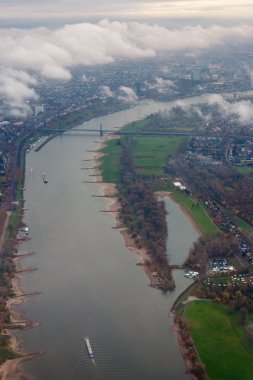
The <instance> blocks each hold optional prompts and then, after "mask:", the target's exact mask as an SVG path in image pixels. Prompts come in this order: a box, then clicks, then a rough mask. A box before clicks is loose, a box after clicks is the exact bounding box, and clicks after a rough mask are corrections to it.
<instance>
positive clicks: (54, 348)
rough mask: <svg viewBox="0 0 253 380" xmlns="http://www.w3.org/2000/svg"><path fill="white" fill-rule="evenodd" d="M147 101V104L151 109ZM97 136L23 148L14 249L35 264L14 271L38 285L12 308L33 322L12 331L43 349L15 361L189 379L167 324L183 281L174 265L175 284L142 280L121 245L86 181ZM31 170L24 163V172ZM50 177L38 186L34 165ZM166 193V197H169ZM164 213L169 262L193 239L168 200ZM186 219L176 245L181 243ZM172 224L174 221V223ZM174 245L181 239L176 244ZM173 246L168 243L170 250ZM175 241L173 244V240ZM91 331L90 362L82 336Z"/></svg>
mask: <svg viewBox="0 0 253 380" xmlns="http://www.w3.org/2000/svg"><path fill="white" fill-rule="evenodd" d="M152 107H153V108H152ZM159 107H160V108H161V106H160V105H159V104H157V103H152V104H149V105H145V106H141V107H137V108H134V109H130V110H128V111H122V112H118V113H116V114H111V115H108V116H106V117H103V118H97V119H93V120H92V121H90V122H88V123H86V126H87V127H89V128H93V127H94V128H97V127H98V126H99V124H100V123H101V122H102V123H103V126H104V127H105V128H109V127H120V126H122V125H123V124H124V123H126V122H129V121H132V120H136V119H138V118H142V117H143V116H145V115H146V114H148V113H150V112H155V111H156V110H158V109H159ZM95 140H96V141H99V137H94V136H87V135H85V136H84V135H80V136H78V135H77V134H76V133H73V134H71V133H69V134H68V135H66V136H64V135H63V136H61V137H57V138H55V139H54V140H52V141H51V142H50V143H48V144H47V145H46V146H45V147H44V148H43V149H42V150H41V151H39V152H37V153H35V152H33V151H31V152H30V153H29V154H28V155H27V165H26V183H25V187H26V190H25V195H24V196H25V200H26V204H25V205H26V207H27V211H26V213H25V222H26V223H27V225H28V226H29V235H30V237H31V238H32V239H31V240H29V241H27V242H25V243H24V244H22V245H21V246H20V252H22V251H25V250H33V251H34V252H35V254H34V255H33V256H30V257H27V258H25V259H23V260H22V264H23V266H24V267H31V266H32V267H36V268H38V270H37V271H34V272H32V273H30V274H26V275H25V276H23V278H22V288H23V289H24V291H27V292H31V291H40V292H41V294H40V295H38V296H34V297H32V298H29V299H28V300H27V302H26V303H24V304H22V305H21V306H18V307H16V310H18V311H19V312H21V313H22V314H23V315H24V316H25V317H26V318H27V319H30V320H34V321H38V322H39V323H40V325H39V327H37V328H33V329H31V330H28V331H24V332H21V333H19V337H20V339H21V341H22V344H23V346H24V349H25V350H26V351H38V350H44V349H45V350H46V353H45V354H44V355H42V356H39V357H37V358H35V359H33V360H31V361H29V362H27V363H25V364H24V365H23V367H24V370H25V371H26V372H27V373H29V374H31V375H33V376H34V378H35V379H38V380H58V379H59V380H71V379H73V380H79V379H80V380H81V379H82V380H84V379H87V380H90V379H105V380H107V379H108V380H109V379H110V380H114V379H115V380H120V379H127V380H128V379H131V380H135V379H136V380H137V379H138V380H140V379H141V380H154V379H158V380H163V379H170V380H182V379H186V378H189V376H188V375H186V374H185V366H184V363H183V360H182V358H181V354H180V351H179V347H178V344H177V339H176V335H175V334H174V332H173V331H172V320H171V319H170V317H169V315H168V314H169V311H170V308H171V306H172V304H173V302H174V301H175V299H176V298H177V296H178V295H179V294H180V293H181V292H182V291H183V290H184V289H185V288H186V286H187V285H189V284H190V280H188V279H186V278H185V277H184V273H183V272H181V271H175V272H174V276H175V279H176V283H177V287H176V290H175V291H174V292H172V293H166V294H164V293H162V292H160V291H158V290H155V289H153V288H151V287H149V281H148V279H147V277H146V275H145V274H144V272H143V270H142V268H141V267H140V266H137V265H136V264H137V263H138V261H139V260H138V257H137V255H136V254H135V253H133V252H129V251H128V250H127V249H126V248H125V246H124V241H123V238H122V236H121V235H120V233H119V232H118V231H117V230H116V229H113V228H112V227H114V226H115V220H114V217H113V216H111V215H109V214H108V213H101V212H100V211H101V210H104V209H105V207H106V206H105V200H104V199H103V198H96V197H93V196H92V195H94V194H99V187H98V185H96V184H91V183H85V182H84V181H89V180H92V179H93V177H90V174H94V172H93V171H92V170H82V168H83V167H91V166H92V165H93V163H92V162H88V161H83V160H88V159H91V158H92V157H93V155H94V153H92V152H89V151H90V150H94V149H96V148H97V147H98V144H97V142H95ZM31 168H32V171H31ZM43 171H46V173H47V175H48V179H49V182H48V184H44V183H43V181H42V178H41V173H42V172H43ZM170 202H171V201H169V203H170ZM168 207H172V208H173V218H171V219H168V224H169V231H170V229H171V231H172V230H173V233H172V232H171V233H170V234H169V241H168V247H169V253H170V256H171V261H172V262H173V263H174V264H175V263H178V264H180V263H181V262H182V261H183V260H184V258H185V257H186V256H187V253H188V249H189V248H190V246H191V245H192V242H193V241H194V239H195V238H196V234H195V232H194V230H193V229H192V226H191V224H190V223H189V222H188V221H187V219H186V218H185V216H184V215H183V214H182V212H181V210H180V209H179V208H178V207H177V206H175V204H174V203H173V202H172V203H171V204H168ZM182 221H183V222H184V236H185V242H184V245H183V246H182V245H179V243H180V239H181V232H180V231H181V225H182ZM175 225H176V226H177V227H176V228H174V229H173V227H172V226H175ZM180 244H181V243H180ZM170 247H171V249H170ZM172 247H173V248H172ZM86 335H88V336H89V337H90V341H91V345H92V348H93V351H94V354H95V360H94V362H92V361H91V360H90V359H89V357H88V355H87V350H86V347H85V343H84V336H86Z"/></svg>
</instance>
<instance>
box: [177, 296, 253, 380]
mask: <svg viewBox="0 0 253 380" xmlns="http://www.w3.org/2000/svg"><path fill="white" fill-rule="evenodd" d="M184 316H185V318H186V319H187V320H188V322H189V325H190V329H191V333H192V337H193V340H194V343H195V346H196V348H197V351H198V354H199V356H200V358H201V360H202V361H203V363H204V364H205V366H206V370H207V374H208V377H209V379H210V380H225V379H229V380H242V379H243V380H251V379H252V374H253V345H252V344H250V343H249V341H248V340H247V335H246V329H245V327H244V326H242V325H240V323H239V312H236V311H234V310H232V309H231V308H228V307H227V306H225V305H221V304H218V303H215V302H213V301H194V302H191V303H190V304H188V306H187V307H186V310H185V312H184Z"/></svg>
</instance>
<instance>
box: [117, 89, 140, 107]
mask: <svg viewBox="0 0 253 380" xmlns="http://www.w3.org/2000/svg"><path fill="white" fill-rule="evenodd" d="M119 93H120V95H119V96H118V99H119V100H121V101H123V102H127V103H135V102H137V100H138V96H137V95H136V93H135V92H134V90H133V89H132V88H130V87H126V86H121V87H120V88H119Z"/></svg>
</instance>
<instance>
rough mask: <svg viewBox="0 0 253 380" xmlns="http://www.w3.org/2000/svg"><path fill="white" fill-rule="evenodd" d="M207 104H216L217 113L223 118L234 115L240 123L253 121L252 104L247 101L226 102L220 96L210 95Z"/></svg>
mask: <svg viewBox="0 0 253 380" xmlns="http://www.w3.org/2000/svg"><path fill="white" fill-rule="evenodd" d="M208 103H209V104H211V105H212V104H217V106H218V108H219V111H220V112H221V113H222V114H223V115H224V116H232V115H236V116H237V117H238V118H239V120H240V122H241V123H246V124H247V123H250V122H252V121H253V104H252V103H251V102H250V101H248V100H241V101H239V102H232V103H230V102H228V101H227V100H226V99H224V98H223V97H222V96H221V95H216V94H215V95H211V96H210V98H209V101H208Z"/></svg>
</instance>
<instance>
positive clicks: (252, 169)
mask: <svg viewBox="0 0 253 380" xmlns="http://www.w3.org/2000/svg"><path fill="white" fill-rule="evenodd" d="M235 169H236V171H237V172H238V173H239V174H242V175H248V174H252V173H253V167H252V166H236V167H235Z"/></svg>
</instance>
